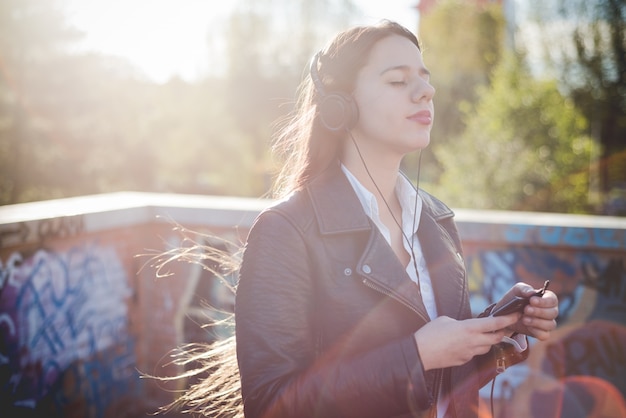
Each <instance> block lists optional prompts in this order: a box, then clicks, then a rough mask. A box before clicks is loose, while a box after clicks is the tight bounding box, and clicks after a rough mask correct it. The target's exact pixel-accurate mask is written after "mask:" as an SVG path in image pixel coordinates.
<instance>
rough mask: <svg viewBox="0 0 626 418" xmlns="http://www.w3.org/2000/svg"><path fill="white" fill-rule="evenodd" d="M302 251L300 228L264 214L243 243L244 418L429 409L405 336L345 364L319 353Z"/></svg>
mask: <svg viewBox="0 0 626 418" xmlns="http://www.w3.org/2000/svg"><path fill="white" fill-rule="evenodd" d="M306 245H307V244H306V241H305V240H304V239H303V238H302V234H301V233H300V231H299V229H298V228H297V227H296V226H295V225H293V224H292V223H291V222H290V221H289V220H288V219H287V218H285V217H284V216H283V215H281V214H280V213H277V212H275V211H271V210H270V211H267V212H264V213H263V214H262V215H261V216H260V217H259V219H257V221H256V222H255V225H254V226H253V228H252V230H251V232H250V235H249V237H248V241H247V244H246V248H245V250H244V254H243V261H242V266H241V270H240V280H239V284H238V289H237V297H236V303H235V323H236V337H237V357H238V362H239V371H240V376H241V389H242V397H243V403H244V413H245V416H246V417H247V418H252V417H255V418H256V417H263V418H268V417H282V418H288V417H297V418H306V417H314V416H315V417H333V416H342V417H377V416H378V417H379V416H393V415H396V414H400V413H403V412H408V410H409V405H420V406H421V408H426V407H428V406H429V396H428V392H427V389H426V383H425V378H424V372H423V368H422V365H421V363H420V360H419V356H418V352H417V347H416V346H415V342H414V340H413V337H412V336H411V335H408V336H406V338H401V339H398V340H395V341H390V342H389V343H388V344H385V345H382V346H379V347H375V348H373V349H371V350H364V351H363V352H361V353H360V354H357V355H354V356H350V357H345V356H344V357H342V356H341V353H336V352H333V351H334V350H328V352H324V353H318V350H317V347H318V346H317V343H318V341H317V338H318V335H317V334H316V326H315V323H314V318H315V315H314V314H313V313H314V309H315V308H316V307H315V306H314V297H313V295H314V291H315V289H314V286H313V280H314V274H315V271H316V268H315V266H314V265H312V263H311V260H310V258H309V255H308V254H309V253H308V251H307V247H306ZM337 351H340V350H337Z"/></svg>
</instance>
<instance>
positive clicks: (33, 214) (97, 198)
mask: <svg viewBox="0 0 626 418" xmlns="http://www.w3.org/2000/svg"><path fill="white" fill-rule="evenodd" d="M271 203H272V201H271V200H269V199H261V198H246V197H231V196H208V195H184V194H167V193H146V192H118V193H107V194H99V195H88V196H79V197H70V198H64V199H55V200H47V201H40V202H30V203H20V204H15V205H6V206H0V226H2V225H8V224H14V223H20V222H34V221H38V220H44V219H52V218H60V217H71V216H77V215H87V214H101V213H104V212H119V211H125V210H129V209H133V210H135V211H136V210H144V209H150V210H148V211H146V212H145V214H146V216H153V215H154V214H155V213H156V212H158V213H162V212H164V211H165V212H166V211H168V210H169V209H173V210H194V209H211V210H225V211H234V212H247V213H252V214H254V213H258V212H260V211H261V210H263V209H264V208H266V207H267V206H269V205H270V204H271ZM454 212H455V215H456V221H457V223H465V224H472V223H476V224H488V225H494V226H495V225H538V226H554V227H559V226H567V227H580V228H596V229H597V228H600V229H623V230H626V218H621V217H610V216H594V215H573V214H560V213H541V212H513V211H493V210H477V209H454ZM145 221H146V222H149V221H152V219H145Z"/></svg>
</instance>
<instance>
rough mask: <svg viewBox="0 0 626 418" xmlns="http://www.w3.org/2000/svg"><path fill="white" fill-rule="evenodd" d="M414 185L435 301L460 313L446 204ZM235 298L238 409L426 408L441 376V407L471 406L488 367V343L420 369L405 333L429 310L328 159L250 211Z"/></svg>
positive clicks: (461, 409) (268, 412)
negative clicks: (446, 400)
mask: <svg viewBox="0 0 626 418" xmlns="http://www.w3.org/2000/svg"><path fill="white" fill-rule="evenodd" d="M420 195H421V196H422V199H423V202H424V205H423V209H422V215H421V220H420V224H419V229H418V236H419V240H420V243H421V244H422V251H423V253H424V257H425V259H426V262H427V266H428V269H429V273H430V276H431V279H432V283H433V287H434V292H435V295H436V302H437V310H438V312H439V315H447V316H449V317H452V318H457V319H464V318H469V317H470V316H471V311H470V304H469V295H468V289H467V279H466V274H465V267H464V264H463V258H462V250H461V244H460V240H459V236H458V232H457V229H456V226H455V224H454V221H453V213H452V211H451V210H450V209H449V208H448V207H447V206H445V205H444V204H443V203H442V202H440V201H439V200H437V199H435V198H434V197H432V196H430V195H428V194H427V193H425V192H423V191H420ZM235 306H236V308H235V312H236V314H235V318H236V338H237V355H238V362H239V370H240V375H241V385H242V396H243V402H244V412H245V416H246V417H248V418H251V417H264V418H266V417H294V418H306V417H324V418H330V417H359V418H366V417H376V418H379V417H395V416H407V417H410V416H425V414H427V411H428V409H429V407H430V406H432V405H433V404H434V403H435V402H436V400H435V396H434V394H435V393H437V392H438V387H439V385H440V384H443V385H444V388H447V389H444V390H446V391H450V387H452V390H453V395H452V401H451V403H450V408H449V411H450V413H451V416H456V417H466V416H467V417H472V416H476V406H477V402H478V389H479V387H480V386H482V385H483V384H484V383H486V382H487V381H488V380H489V379H490V378H492V377H493V376H494V375H495V358H494V356H493V354H492V353H489V354H486V355H484V356H479V357H475V358H474V360H472V361H471V362H469V363H468V364H466V365H464V366H462V367H455V368H451V369H446V370H435V371H429V372H426V373H425V372H424V370H423V367H422V364H421V361H420V357H419V353H418V350H417V347H416V344H415V341H414V338H413V333H414V332H415V331H416V330H417V329H419V328H420V327H421V326H423V325H424V324H425V323H426V322H427V321H428V320H429V319H428V315H427V313H426V310H425V308H424V305H423V303H422V299H421V296H420V293H419V290H418V286H417V285H415V283H414V282H412V281H411V279H410V278H409V277H408V275H407V274H406V271H405V268H404V267H403V266H402V265H401V263H400V262H399V260H398V258H397V257H396V256H395V254H394V253H393V251H392V249H391V247H390V246H389V244H388V243H387V242H386V240H385V238H384V237H383V236H382V235H381V234H380V232H379V230H378V229H377V228H376V227H375V226H374V224H373V223H372V222H371V220H370V219H369V218H368V217H367V216H366V215H365V213H364V211H363V209H362V207H361V204H360V202H359V200H358V198H357V196H356V194H355V193H354V191H353V189H352V187H351V185H350V184H349V182H348V180H347V179H346V178H345V176H344V175H343V173H342V172H341V170H340V167H339V166H338V165H333V166H332V167H331V168H329V169H328V170H326V171H325V172H324V173H323V174H322V175H320V176H319V177H318V178H316V179H315V180H314V181H312V183H311V184H310V185H309V186H308V187H307V188H306V189H305V190H303V191H300V192H297V193H295V194H293V195H292V196H291V197H290V198H288V199H287V200H284V201H281V202H279V203H277V204H276V205H274V206H273V207H271V208H269V209H267V210H265V211H264V212H263V213H261V214H260V215H259V217H258V219H257V220H256V222H255V224H254V226H253V228H252V230H251V232H250V235H249V237H248V241H247V244H246V248H245V251H244V255H243V262H242V266H241V270H240V281H239V284H238V290H237V297H236V303H235ZM519 360H521V358H520V359H514V360H513V361H512V362H517V361H519ZM451 382H453V383H452V384H451Z"/></svg>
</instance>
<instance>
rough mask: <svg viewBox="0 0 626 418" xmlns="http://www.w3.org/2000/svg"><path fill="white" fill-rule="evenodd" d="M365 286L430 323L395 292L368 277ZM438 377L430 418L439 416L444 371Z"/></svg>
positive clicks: (365, 278) (436, 378) (440, 371)
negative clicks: (393, 300)
mask: <svg viewBox="0 0 626 418" xmlns="http://www.w3.org/2000/svg"><path fill="white" fill-rule="evenodd" d="M363 284H364V285H365V286H367V287H369V288H370V289H373V290H375V291H377V292H379V293H382V294H383V295H385V296H388V297H390V298H393V299H395V300H397V301H398V302H400V303H401V304H403V305H404V306H406V307H407V308H409V309H410V310H411V311H413V312H415V313H416V314H417V316H419V317H420V318H422V319H423V320H424V322H429V321H430V319H429V318H426V317H424V315H423V314H422V313H421V312H420V311H418V310H417V309H416V308H415V307H414V306H413V305H411V304H410V303H407V302H405V301H403V300H401V299H399V298H397V297H396V296H394V294H393V292H392V291H391V290H389V289H387V288H385V287H383V286H381V285H379V284H376V283H374V282H372V281H371V280H369V279H368V278H367V277H364V278H363ZM436 373H437V374H436V376H435V387H434V388H433V389H434V390H433V392H434V393H431V396H432V398H433V406H435V408H432V409H431V411H432V412H431V413H430V418H436V414H437V408H436V406H437V403H438V402H439V392H440V391H441V385H442V383H443V370H437V372H436Z"/></svg>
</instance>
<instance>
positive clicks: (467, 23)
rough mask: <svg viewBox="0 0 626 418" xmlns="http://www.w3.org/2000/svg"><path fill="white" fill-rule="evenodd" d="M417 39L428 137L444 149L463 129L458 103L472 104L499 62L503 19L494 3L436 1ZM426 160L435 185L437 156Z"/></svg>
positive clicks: (502, 44) (500, 9)
mask: <svg viewBox="0 0 626 418" xmlns="http://www.w3.org/2000/svg"><path fill="white" fill-rule="evenodd" d="M419 34H420V38H421V39H420V40H421V42H422V44H423V49H424V60H425V62H426V65H427V67H428V68H429V70H430V72H431V74H432V75H431V80H432V83H433V85H434V86H435V88H436V89H437V93H436V94H435V124H434V126H433V130H432V135H431V136H432V138H433V142H434V143H437V144H449V143H450V142H451V141H452V139H453V138H454V137H456V136H457V135H459V134H460V133H461V132H462V131H463V129H464V128H465V125H464V122H463V119H462V113H461V110H460V108H459V103H461V102H469V103H474V102H475V101H476V89H477V87H479V86H486V85H488V84H489V75H490V74H491V71H492V69H493V67H494V65H496V64H497V62H498V61H499V58H500V55H501V53H502V50H503V48H504V46H505V45H504V43H505V20H504V15H503V12H502V8H501V7H499V6H498V5H497V4H495V3H491V4H479V3H478V2H468V1H463V0H442V1H439V2H437V5H436V6H435V7H434V8H433V9H432V11H430V12H429V13H428V14H427V15H425V16H423V17H422V19H421V22H420V28H419ZM428 157H429V158H425V159H424V163H425V167H424V168H425V169H426V172H425V174H426V178H427V179H429V180H430V181H437V176H438V174H439V173H440V167H439V166H438V162H437V160H436V159H437V158H438V155H437V154H435V155H428ZM411 165H415V164H413V163H411Z"/></svg>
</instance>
